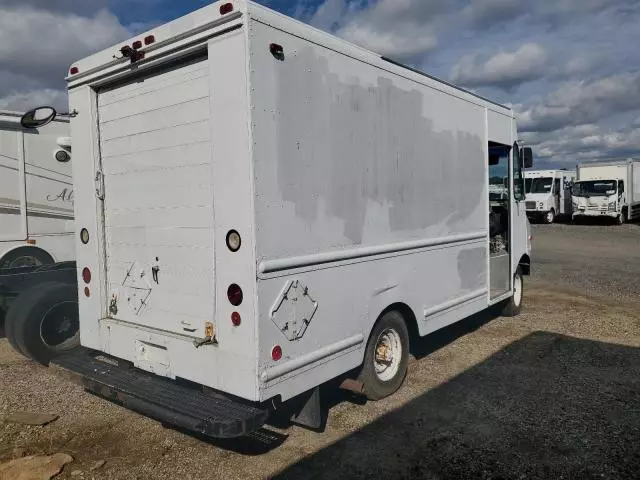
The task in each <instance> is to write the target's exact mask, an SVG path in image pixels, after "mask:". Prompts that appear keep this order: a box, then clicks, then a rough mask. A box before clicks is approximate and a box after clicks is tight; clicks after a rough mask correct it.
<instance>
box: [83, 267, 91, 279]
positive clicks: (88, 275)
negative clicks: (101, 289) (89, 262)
mask: <svg viewBox="0 0 640 480" xmlns="http://www.w3.org/2000/svg"><path fill="white" fill-rule="evenodd" d="M82 280H84V283H91V270H89V269H88V268H87V267H84V268H83V269H82Z"/></svg>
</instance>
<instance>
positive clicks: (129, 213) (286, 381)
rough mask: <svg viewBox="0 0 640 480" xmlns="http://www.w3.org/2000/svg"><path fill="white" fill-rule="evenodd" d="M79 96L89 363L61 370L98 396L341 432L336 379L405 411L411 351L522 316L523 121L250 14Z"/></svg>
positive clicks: (175, 414) (88, 82) (160, 409)
mask: <svg viewBox="0 0 640 480" xmlns="http://www.w3.org/2000/svg"><path fill="white" fill-rule="evenodd" d="M123 45H124V46H123ZM67 82H68V89H69V99H70V106H71V108H72V109H73V110H74V117H73V118H72V119H71V130H72V138H73V148H74V154H75V155H76V156H77V157H79V158H81V159H82V161H81V162H76V163H75V165H74V168H73V183H74V192H75V195H76V222H77V223H76V224H77V230H78V232H79V235H77V245H76V254H77V259H78V285H79V288H78V290H79V293H78V297H79V310H80V338H81V344H82V345H83V346H84V347H85V349H80V350H78V351H77V352H75V353H73V354H68V355H64V356H61V357H59V358H57V359H54V363H55V364H56V365H58V367H61V368H63V369H65V370H67V371H69V372H72V373H73V374H75V375H76V376H78V377H79V380H80V381H81V383H82V384H83V385H84V386H85V388H87V389H89V390H90V391H92V392H95V393H96V394H98V395H101V396H104V397H107V398H109V399H112V400H115V401H117V402H120V403H121V404H123V405H124V406H126V407H128V408H131V409H134V410H137V411H139V412H142V413H144V414H147V415H149V416H152V417H154V418H156V419H160V420H164V421H165V422H167V423H169V424H173V425H177V426H179V427H182V428H186V429H189V430H195V431H197V432H199V433H201V434H205V435H209V436H213V437H234V436H240V435H244V434H247V433H249V432H251V431H254V430H256V429H258V428H259V427H260V426H261V425H262V424H264V423H265V422H266V421H267V419H268V417H269V415H270V414H272V413H273V412H274V410H275V411H276V412H278V411H282V410H284V411H285V412H286V411H287V409H288V408H291V409H292V418H293V419H294V420H295V421H296V422H298V423H300V424H303V425H306V426H309V427H313V428H319V427H320V424H321V415H320V405H321V403H320V396H319V386H320V385H321V384H323V383H325V382H328V381H330V380H333V379H335V378H342V377H343V376H348V375H351V374H353V375H354V377H349V378H348V379H347V380H348V381H347V382H346V383H345V385H350V387H349V388H350V389H356V390H358V391H361V392H364V393H365V394H366V395H367V396H368V397H369V398H370V399H373V400H376V399H380V398H383V397H386V396H388V395H390V394H392V393H393V392H395V391H396V390H397V389H398V388H400V386H401V385H402V382H403V380H404V378H405V375H406V372H407V366H408V355H409V337H410V335H412V336H414V335H415V336H423V335H427V334H429V333H431V332H434V331H436V330H438V329H441V328H443V327H445V326H447V325H450V324H452V323H454V322H457V321H459V320H462V319H464V318H466V317H468V316H470V315H472V314H474V313H477V312H479V311H482V310H485V309H487V308H489V307H490V306H493V305H497V306H500V307H501V308H502V309H503V311H504V313H505V314H508V315H516V314H517V313H518V312H519V311H520V308H521V305H522V298H523V276H525V275H528V274H529V268H530V249H531V245H530V232H529V222H528V220H527V217H526V212H525V209H524V200H525V193H524V187H525V185H524V183H525V182H524V168H525V167H527V168H529V167H530V166H531V164H532V152H531V149H530V148H523V147H521V146H520V145H519V143H518V137H517V127H516V120H515V115H514V112H513V111H512V110H511V109H510V108H508V107H505V106H502V105H499V104H496V103H494V102H492V101H489V100H487V99H485V98H482V97H479V96H477V95H474V94H472V93H470V92H467V91H465V90H462V89H459V88H457V87H455V86H453V85H450V84H448V83H446V82H443V81H440V80H438V79H435V78H433V77H431V76H429V75H426V74H424V73H422V72H419V71H416V70H413V69H411V68H408V67H405V66H403V65H401V64H399V63H397V62H394V61H392V60H389V59H387V58H385V57H382V56H380V55H376V54H374V53H372V52H369V51H366V50H364V49H362V48H359V47H356V46H354V45H351V44H349V43H347V42H345V41H343V40H341V39H338V38H336V37H334V36H332V35H329V34H327V33H324V32H321V31H319V30H316V29H314V28H312V27H310V26H307V25H304V24H302V23H300V22H297V21H295V20H292V19H290V18H287V17H285V16H283V15H280V14H277V13H275V12H273V11H271V10H269V9H267V8H265V7H262V6H260V5H258V4H256V3H253V2H249V1H244V0H234V1H231V2H229V1H223V2H215V3H213V4H210V5H208V6H206V7H204V8H202V9H200V10H197V11H195V12H193V13H191V14H189V15H187V16H185V17H183V18H179V19H177V20H175V21H173V22H171V23H169V24H166V25H163V26H158V27H156V28H154V29H153V30H152V31H149V32H147V33H145V34H141V35H139V36H136V37H135V38H132V39H130V40H129V41H127V42H123V43H120V44H118V45H114V46H113V47H111V48H108V49H106V50H104V51H102V52H99V53H96V54H95V55H93V56H91V57H88V58H86V59H84V60H81V61H79V62H77V63H75V64H74V65H73V66H72V67H71V69H70V71H69V76H68V77H67ZM490 178H492V179H494V178H500V179H504V178H506V179H507V181H506V185H504V189H503V191H501V193H500V194H498V195H497V196H495V198H490V189H489V183H490V181H489V179H490ZM500 181H501V182H502V180H500ZM122 367H128V368H122Z"/></svg>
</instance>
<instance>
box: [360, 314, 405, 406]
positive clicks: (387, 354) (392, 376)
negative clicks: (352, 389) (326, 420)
mask: <svg viewBox="0 0 640 480" xmlns="http://www.w3.org/2000/svg"><path fill="white" fill-rule="evenodd" d="M408 364H409V331H408V330H407V324H406V322H405V319H404V317H403V316H402V315H401V314H400V313H399V312H396V311H391V312H387V313H385V314H384V315H382V317H380V319H379V320H378V323H376V326H375V327H374V328H373V331H372V332H371V335H370V336H369V341H368V342H367V350H366V352H365V354H364V364H363V366H362V371H361V372H360V376H359V377H358V380H359V381H361V382H362V384H363V385H364V392H365V394H366V395H367V398H368V399H369V400H381V399H383V398H385V397H388V396H389V395H391V394H393V393H395V392H396V391H397V390H398V389H399V388H400V387H401V386H402V383H403V382H404V378H405V376H406V375H407V366H408Z"/></svg>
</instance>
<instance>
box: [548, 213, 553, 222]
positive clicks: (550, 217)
mask: <svg viewBox="0 0 640 480" xmlns="http://www.w3.org/2000/svg"><path fill="white" fill-rule="evenodd" d="M553 216H554V215H553V212H552V211H549V212H548V213H547V223H553Z"/></svg>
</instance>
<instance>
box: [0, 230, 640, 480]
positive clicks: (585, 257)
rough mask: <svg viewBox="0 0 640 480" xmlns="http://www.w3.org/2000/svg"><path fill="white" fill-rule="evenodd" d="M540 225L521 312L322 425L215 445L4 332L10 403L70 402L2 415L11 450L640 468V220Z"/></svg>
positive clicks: (563, 474) (2, 403)
mask: <svg viewBox="0 0 640 480" xmlns="http://www.w3.org/2000/svg"><path fill="white" fill-rule="evenodd" d="M533 233H534V249H535V250H534V262H535V265H534V269H533V276H532V278H531V279H529V281H528V283H527V291H526V293H525V301H526V307H525V310H524V312H523V314H522V315H521V316H520V317H518V318H515V319H506V318H500V317H498V318H491V317H488V316H479V317H475V318H471V319H468V320H466V321H464V322H461V323H459V324H457V325H455V326H453V327H451V328H448V329H446V330H444V331H441V332H438V333H437V334H434V335H431V336H430V337H428V338H427V339H425V340H424V341H422V342H421V343H420V344H419V345H418V346H417V349H416V352H415V353H416V357H415V359H413V360H412V362H411V365H410V373H409V376H408V378H407V382H406V384H405V386H404V387H403V388H402V389H401V391H400V392H399V393H398V394H396V395H395V396H393V397H392V398H389V399H387V400H385V401H381V402H377V403H367V404H365V405H359V404H357V402H355V401H353V400H350V399H348V398H346V397H340V398H335V399H333V400H334V402H335V403H337V404H336V405H335V406H333V408H332V409H331V412H330V417H329V422H328V426H327V429H326V431H325V432H324V433H320V434H319V433H312V432H308V431H306V430H303V429H301V428H297V427H293V428H290V429H287V430H277V431H276V430H273V429H269V430H265V431H264V432H260V435H256V437H255V438H250V439H243V440H242V441H237V442H230V443H220V442H218V443H214V442H206V441H203V440H201V439H197V438H195V437H192V436H189V435H185V434H183V433H180V432H177V431H174V430H171V429H166V428H163V427H162V426H161V425H159V424H158V423H156V422H154V421H151V420H149V419H146V418H143V417H141V416H139V415H137V414H135V413H132V412H128V411H126V410H123V409H121V408H120V407H118V406H116V405H112V404H109V403H107V402H105V401H103V400H100V399H98V398H95V397H93V396H91V395H89V394H87V393H85V392H83V391H82V389H81V388H80V387H76V386H74V385H72V384H70V383H68V382H67V381H65V380H63V379H61V378H59V377H57V376H56V375H54V374H53V373H52V372H51V371H48V370H47V369H45V368H42V367H39V366H37V365H35V364H34V363H32V362H29V361H27V360H24V359H23V358H21V357H20V356H18V355H17V354H15V353H13V352H12V351H11V350H10V348H9V346H8V344H7V342H6V340H0V382H1V383H0V414H2V413H7V412H12V411H15V410H33V411H36V412H50V413H56V414H59V415H60V418H59V419H58V420H57V421H56V422H53V423H51V424H49V425H47V426H45V427H23V426H18V425H15V424H0V463H1V462H2V461H5V460H8V459H10V458H14V457H16V456H19V455H25V454H52V453H56V452H63V453H67V454H70V455H71V456H73V457H74V459H75V460H74V462H73V463H71V464H69V465H67V466H66V467H65V469H64V471H63V473H62V474H61V475H60V478H126V479H131V478H141V479H144V478H168V479H169V478H171V479H173V478H184V479H188V478H194V479H195V478H218V477H219V478H225V479H235V478H238V479H243V480H246V479H250V478H263V477H273V476H280V477H281V478H305V479H307V478H368V477H374V476H376V477H386V478H394V479H395V478H432V479H444V478H503V479H506V478H514V479H521V478H640V474H639V473H638V472H639V471H640V375H639V372H640V226H639V225H625V226H623V227H615V226H593V225H590V226H572V225H553V226H534V228H533ZM99 460H104V461H106V463H105V465H104V466H102V467H101V468H99V469H98V470H95V471H89V468H90V466H91V465H92V464H93V463H94V462H96V461H99ZM72 473H73V474H74V475H73V476H72Z"/></svg>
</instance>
